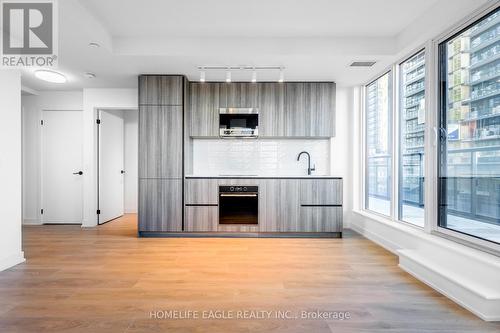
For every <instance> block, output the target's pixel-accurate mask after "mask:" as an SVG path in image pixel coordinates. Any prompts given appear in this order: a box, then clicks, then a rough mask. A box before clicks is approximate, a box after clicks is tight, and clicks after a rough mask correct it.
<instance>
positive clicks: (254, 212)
mask: <svg viewBox="0 0 500 333" xmlns="http://www.w3.org/2000/svg"><path fill="white" fill-rule="evenodd" d="M258 223H259V187H258V186H242V185H237V186H219V224H258Z"/></svg>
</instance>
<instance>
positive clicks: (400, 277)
mask: <svg viewBox="0 0 500 333" xmlns="http://www.w3.org/2000/svg"><path fill="white" fill-rule="evenodd" d="M135 225H136V217H135V216H134V215H129V216H125V217H124V218H121V219H118V220H116V221H113V222H110V223H108V224H105V225H103V226H100V227H98V228H94V229H81V228H80V227H79V226H29V227H24V229H23V231H24V251H25V256H26V258H27V261H26V263H25V264H21V265H18V266H16V267H14V268H11V269H9V270H7V271H4V272H0V332H5V333H14V332H37V333H38V332H51V333H53V332H92V333H94V332H127V333H129V332H130V333H132V332H218V333H219V332H223V333H225V332H313V333H316V332H440V333H442V332H499V331H500V324H498V323H497V324H494V323H486V322H483V321H482V320H480V319H478V318H477V317H475V316H474V315H472V314H471V313H469V312H468V311H466V310H464V309H463V308H461V307H459V306H458V305H456V304H455V303H453V302H451V301H450V300H448V299H447V298H445V297H444V296H442V295H440V294H439V293H437V292H435V291H433V290H432V289H430V288H429V287H427V286H425V285H424V284H422V283H420V282H418V281H417V280H416V279H414V278H412V277H411V276H410V275H408V274H406V273H404V272H403V271H401V270H400V269H399V268H398V267H397V258H396V257H395V256H394V255H392V254H390V253H389V252H387V251H385V250H384V249H382V248H380V247H379V246H377V245H375V244H373V243H371V242H370V241H368V240H366V239H364V238H362V237H360V236H359V235H357V234H354V233H352V232H346V233H345V234H344V235H345V238H344V239H220V238H219V239H213V238H212V239H211V238H203V239H194V238H188V239H179V238H170V239H151V238H137V237H136V226H135ZM169 310H181V311H185V310H192V311H193V314H192V315H194V313H197V314H198V316H199V317H203V316H210V315H215V314H225V316H226V317H228V316H231V315H232V316H234V317H236V316H237V314H239V315H240V316H241V315H245V316H247V317H249V316H250V317H251V316H252V315H259V314H260V313H262V311H271V315H269V318H267V317H266V318H265V319H251V318H250V319H202V318H198V319H190V320H186V319H170V320H167V319H154V318H151V312H152V311H156V312H154V313H155V314H156V315H157V316H160V315H161V314H168V311H169ZM245 310H246V311H247V312H241V311H245ZM278 310H281V311H283V312H282V313H284V314H287V315H288V316H289V317H291V318H289V319H286V320H285V319H276V318H275V313H274V312H273V311H278ZM209 311H213V312H212V313H211V312H209ZM216 311H220V312H216ZM223 311H226V312H225V313H223ZM230 311H232V312H230ZM238 311H240V312H238ZM252 311H253V312H252ZM286 311H289V312H286ZM302 311H309V312H308V313H315V311H330V312H329V313H330V315H331V316H335V313H334V311H336V312H349V313H350V315H351V318H350V319H346V320H342V321H341V320H334V319H330V320H324V319H310V320H300V316H301V314H302ZM181 314H183V313H181ZM184 314H186V315H187V313H184ZM295 316H298V317H299V319H295Z"/></svg>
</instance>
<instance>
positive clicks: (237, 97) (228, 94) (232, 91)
mask: <svg viewBox="0 0 500 333" xmlns="http://www.w3.org/2000/svg"><path fill="white" fill-rule="evenodd" d="M257 86H258V84H257V83H251V82H232V83H221V84H220V88H219V107H221V108H256V107H258V104H259V103H258V88H257Z"/></svg>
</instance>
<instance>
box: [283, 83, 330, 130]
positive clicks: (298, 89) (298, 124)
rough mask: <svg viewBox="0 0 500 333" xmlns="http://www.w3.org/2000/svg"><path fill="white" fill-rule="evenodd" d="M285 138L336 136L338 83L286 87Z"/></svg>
mask: <svg viewBox="0 0 500 333" xmlns="http://www.w3.org/2000/svg"><path fill="white" fill-rule="evenodd" d="M284 123H285V136H288V137H332V136H334V135H335V83H333V82H288V83H285V117H284Z"/></svg>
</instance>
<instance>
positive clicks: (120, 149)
mask: <svg viewBox="0 0 500 333" xmlns="http://www.w3.org/2000/svg"><path fill="white" fill-rule="evenodd" d="M99 119H100V120H101V124H100V125H99V210H100V215H99V223H105V222H108V221H110V220H113V219H115V218H117V217H120V216H122V215H123V214H124V200H125V197H124V174H123V173H124V136H123V132H124V123H123V112H122V111H103V110H101V111H99Z"/></svg>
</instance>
